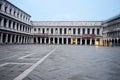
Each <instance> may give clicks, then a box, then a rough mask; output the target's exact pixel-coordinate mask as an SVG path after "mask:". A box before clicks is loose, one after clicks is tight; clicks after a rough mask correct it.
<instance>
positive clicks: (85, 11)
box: [8, 0, 120, 21]
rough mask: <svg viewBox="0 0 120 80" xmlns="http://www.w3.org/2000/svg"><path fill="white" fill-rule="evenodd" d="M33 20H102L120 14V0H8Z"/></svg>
mask: <svg viewBox="0 0 120 80" xmlns="http://www.w3.org/2000/svg"><path fill="white" fill-rule="evenodd" d="M8 1H10V2H11V3H12V4H14V5H15V6H17V7H19V8H20V9H22V10H24V11H25V12H27V13H28V14H30V15H31V16H32V17H31V20H33V21H102V20H107V19H109V18H111V17H113V16H116V15H118V14H120V0H8Z"/></svg>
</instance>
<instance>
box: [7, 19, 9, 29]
mask: <svg viewBox="0 0 120 80" xmlns="http://www.w3.org/2000/svg"><path fill="white" fill-rule="evenodd" d="M8 26H9V20H8V19H7V23H6V27H7V28H8Z"/></svg>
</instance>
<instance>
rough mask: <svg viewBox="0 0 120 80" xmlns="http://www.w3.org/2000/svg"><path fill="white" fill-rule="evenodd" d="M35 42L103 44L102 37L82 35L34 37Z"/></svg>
mask: <svg viewBox="0 0 120 80" xmlns="http://www.w3.org/2000/svg"><path fill="white" fill-rule="evenodd" d="M33 42H34V43H35V44H62V45H64V44H67V45H68V44H76V45H102V39H101V38H82V37H34V40H33Z"/></svg>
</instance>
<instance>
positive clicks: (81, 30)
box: [80, 27, 83, 35]
mask: <svg viewBox="0 0 120 80" xmlns="http://www.w3.org/2000/svg"><path fill="white" fill-rule="evenodd" d="M82 33H83V29H82V27H81V28H80V35H82Z"/></svg>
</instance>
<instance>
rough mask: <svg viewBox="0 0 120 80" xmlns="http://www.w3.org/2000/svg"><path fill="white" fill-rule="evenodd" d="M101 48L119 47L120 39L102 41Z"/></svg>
mask: <svg viewBox="0 0 120 80" xmlns="http://www.w3.org/2000/svg"><path fill="white" fill-rule="evenodd" d="M103 46H120V39H108V40H103Z"/></svg>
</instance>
